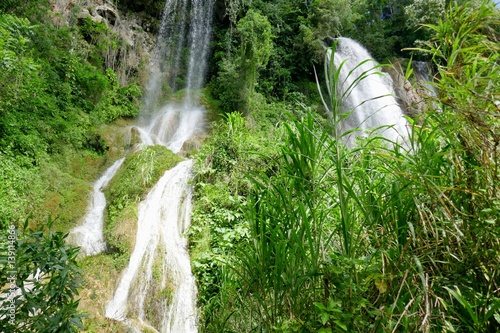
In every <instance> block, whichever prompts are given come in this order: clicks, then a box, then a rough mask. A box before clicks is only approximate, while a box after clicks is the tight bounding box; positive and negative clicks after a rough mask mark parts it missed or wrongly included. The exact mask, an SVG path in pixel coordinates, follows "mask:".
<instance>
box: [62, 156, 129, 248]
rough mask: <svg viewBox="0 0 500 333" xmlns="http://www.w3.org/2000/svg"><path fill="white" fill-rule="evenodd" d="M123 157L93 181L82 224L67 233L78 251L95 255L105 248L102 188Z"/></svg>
mask: <svg viewBox="0 0 500 333" xmlns="http://www.w3.org/2000/svg"><path fill="white" fill-rule="evenodd" d="M124 160H125V159H124V158H121V159H119V160H118V161H116V162H115V163H113V165H112V166H110V167H109V168H108V169H107V170H106V171H105V172H104V173H103V175H102V176H101V177H100V178H99V179H98V180H97V181H96V182H95V183H94V186H93V191H92V195H91V198H90V204H89V209H88V211H87V214H86V215H85V217H84V219H83V223H82V225H80V226H78V227H76V228H74V229H73V230H71V232H70V233H69V235H68V241H69V242H70V243H72V244H74V245H76V246H79V247H80V253H81V254H83V255H86V256H91V255H96V254H98V253H101V252H102V251H104V250H105V249H106V243H105V242H104V237H103V222H104V209H105V208H106V197H105V196H104V193H102V191H101V190H102V188H103V187H105V186H106V185H107V184H108V183H109V181H110V180H111V179H112V178H113V176H114V175H115V174H116V172H117V171H118V169H119V168H120V166H121V165H122V163H123V161H124Z"/></svg>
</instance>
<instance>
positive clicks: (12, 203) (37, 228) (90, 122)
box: [0, 0, 141, 332]
mask: <svg viewBox="0 0 500 333" xmlns="http://www.w3.org/2000/svg"><path fill="white" fill-rule="evenodd" d="M78 9H79V7H73V11H71V13H69V14H68V15H69V16H68V17H67V20H66V19H65V18H63V17H61V14H60V13H59V14H57V13H53V12H50V3H49V1H17V0H12V1H2V3H1V4H0V234H1V235H2V236H1V254H2V258H1V259H2V260H1V263H0V266H1V267H0V271H1V272H2V274H1V281H0V285H1V286H2V288H1V292H2V294H1V295H2V296H0V297H1V298H2V302H10V301H5V300H4V297H5V296H6V297H10V296H12V295H14V294H15V298H14V300H13V303H12V305H13V307H12V309H14V310H15V313H13V312H10V311H11V310H9V309H7V310H6V308H4V307H2V311H3V312H2V313H1V314H0V318H1V319H0V320H1V321H2V323H1V324H0V326H1V327H2V329H1V330H2V331H5V332H76V331H78V330H79V329H80V328H81V327H82V325H81V318H80V317H81V316H80V315H79V314H78V310H77V307H78V301H77V298H78V288H79V287H80V286H81V281H80V280H79V276H80V275H79V274H80V273H79V268H78V265H77V262H76V257H77V254H78V249H76V248H74V247H71V246H68V245H67V244H66V233H65V232H67V231H68V230H69V228H70V227H72V226H74V225H75V224H76V223H77V221H78V219H79V218H80V217H81V216H82V215H83V214H84V213H85V208H86V205H87V201H88V195H89V193H90V192H89V190H90V186H89V183H90V181H92V180H93V179H95V177H96V175H97V174H98V173H99V172H100V171H101V170H102V168H103V167H104V166H105V165H106V164H108V163H109V161H107V158H108V154H107V153H108V152H107V150H108V143H106V142H105V140H104V139H103V137H104V136H107V135H108V134H107V133H103V131H102V127H103V126H104V125H106V124H108V123H110V122H112V121H114V120H116V119H118V118H124V117H135V116H136V115H137V113H138V99H139V97H140V95H141V90H140V89H139V88H138V86H136V85H134V84H131V85H127V86H123V85H122V84H120V83H119V80H118V76H117V74H116V73H115V72H114V70H113V69H114V65H115V61H116V57H111V56H109V55H112V54H116V53H117V50H118V49H119V48H120V47H122V45H123V44H122V42H121V41H120V39H119V38H118V37H117V36H116V34H114V33H112V32H111V31H110V29H109V28H108V27H107V26H106V24H104V23H99V22H94V21H92V20H90V19H89V18H87V19H81V18H79V17H78V15H77V14H78ZM111 158H112V157H111ZM51 216H52V217H53V216H58V217H57V218H56V219H54V222H52V219H51ZM47 218H49V221H50V223H47ZM24 221H29V224H30V226H31V227H33V229H30V228H27V227H24V228H22V225H23V222H24ZM46 226H48V228H50V229H51V230H50V231H46V232H44V231H42V230H44V227H46ZM21 230H22V231H21ZM54 230H58V231H57V232H56V231H54ZM62 231H64V232H62ZM9 232H11V233H12V232H13V233H14V234H15V236H16V237H15V241H14V242H12V243H8V241H7V240H8V237H9V236H12V235H11V234H9ZM4 236H5V237H4ZM9 244H10V245H11V247H8V246H7V245H9ZM8 258H11V259H12V260H10V261H9V260H8ZM9 264H12V267H10V269H9V267H8V265H9ZM7 274H9V275H7ZM11 277H13V280H8V279H9V278H11ZM35 277H36V278H35ZM10 283H12V285H15V286H17V287H15V288H13V289H12V291H10V289H9V288H10V287H9V286H10V285H11V284H10ZM3 304H7V303H3ZM9 304H10V303H9ZM4 310H5V311H4ZM14 310H13V311H14ZM12 313H13V314H15V316H14V317H15V319H14V320H12V321H10V319H11V317H10V314H12ZM6 314H7V316H6Z"/></svg>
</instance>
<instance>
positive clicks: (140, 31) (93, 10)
mask: <svg viewBox="0 0 500 333" xmlns="http://www.w3.org/2000/svg"><path fill="white" fill-rule="evenodd" d="M51 8H52V12H53V13H54V15H53V21H54V24H55V25H56V26H63V25H69V24H70V22H74V20H75V19H76V22H77V24H80V25H81V24H83V23H84V22H85V20H86V19H91V20H92V21H94V22H97V23H104V24H105V25H106V26H107V27H108V29H109V30H110V31H111V33H112V34H114V35H115V36H114V38H115V37H118V38H119V39H120V40H121V41H122V42H121V43H118V44H119V46H118V48H116V49H113V50H108V54H106V57H105V58H106V66H107V67H110V68H112V69H113V70H114V71H115V72H116V73H117V75H118V79H119V80H120V82H121V83H122V84H126V83H127V82H128V81H129V79H130V78H131V77H138V78H139V81H144V80H146V77H147V68H145V64H148V63H149V59H150V57H151V52H152V50H153V46H154V41H155V37H154V35H153V34H152V33H150V32H149V31H147V30H150V29H148V27H149V23H148V22H147V21H148V20H147V18H144V16H141V15H140V14H138V13H127V14H122V13H120V12H119V10H118V9H117V8H116V7H115V5H114V4H113V2H110V1H107V0H83V1H82V0H51ZM144 27H146V28H144Z"/></svg>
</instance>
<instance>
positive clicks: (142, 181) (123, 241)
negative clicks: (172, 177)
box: [104, 145, 182, 264]
mask: <svg viewBox="0 0 500 333" xmlns="http://www.w3.org/2000/svg"><path fill="white" fill-rule="evenodd" d="M181 160H182V159H181V158H180V157H179V156H178V155H176V154H174V153H173V152H172V151H170V150H169V149H167V148H166V147H164V146H161V145H156V146H150V147H147V148H145V149H143V150H140V151H136V152H134V153H131V154H130V155H128V156H127V157H126V159H125V162H124V163H123V165H122V166H121V168H120V169H119V171H118V172H117V173H116V175H115V176H114V177H113V179H112V180H111V182H110V183H109V185H108V186H107V188H106V189H105V192H104V193H105V195H106V200H107V204H108V205H107V218H106V225H105V230H104V237H105V240H106V242H107V244H108V247H109V249H110V251H111V252H112V253H115V254H116V255H118V257H121V256H124V258H125V257H126V258H125V259H124V261H123V263H122V264H125V263H126V260H128V255H129V254H130V252H131V250H132V247H133V244H134V236H133V235H134V234H135V229H136V219H137V204H138V203H139V201H140V200H141V199H143V198H144V196H145V195H146V194H147V192H148V191H149V189H151V187H153V186H154V184H156V182H157V181H158V180H159V179H160V177H161V176H162V175H163V174H164V173H165V171H166V170H168V169H170V168H172V167H174V166H175V165H176V164H177V163H179V162H180V161H181Z"/></svg>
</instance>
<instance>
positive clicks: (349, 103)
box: [328, 38, 409, 147]
mask: <svg viewBox="0 0 500 333" xmlns="http://www.w3.org/2000/svg"><path fill="white" fill-rule="evenodd" d="M337 41H338V43H337V48H336V50H335V54H334V59H333V62H334V66H335V67H336V68H340V66H341V64H342V67H341V69H340V75H339V79H338V82H336V89H337V94H338V96H343V97H342V105H341V108H342V110H341V112H343V113H346V112H348V113H349V115H348V116H346V117H345V118H343V119H342V120H341V121H340V128H339V133H340V134H342V133H345V132H347V131H351V130H355V129H358V130H357V131H354V132H352V133H349V134H347V135H344V136H342V139H343V140H344V142H345V143H346V145H347V146H348V147H354V146H355V144H356V137H358V136H368V135H370V133H372V132H375V133H374V134H376V135H377V136H382V137H385V138H386V139H388V140H390V141H392V142H397V143H399V144H402V145H403V146H404V145H405V142H406V139H407V137H408V131H409V124H408V121H407V120H406V119H405V118H404V115H403V112H402V110H401V108H400V107H399V105H398V104H397V102H396V99H395V97H394V91H393V88H392V80H391V78H390V77H389V76H388V75H386V74H383V73H380V70H379V69H378V68H374V67H375V66H377V65H378V64H377V62H375V61H374V60H372V57H371V55H370V54H369V53H368V51H367V50H366V49H365V48H364V47H363V46H361V45H360V44H358V43H357V42H355V41H354V40H352V39H350V38H338V39H337ZM328 56H329V57H331V50H328ZM366 74H369V75H368V76H366V77H365V78H363V79H362V80H359V81H357V80H358V77H362V76H365V75H366ZM356 81H357V82H356Z"/></svg>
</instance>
